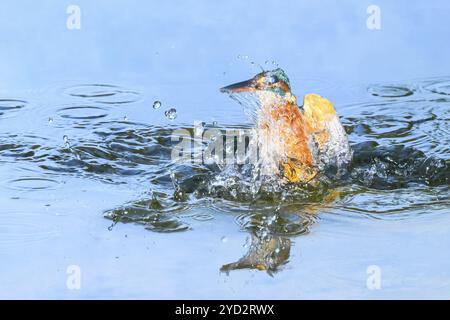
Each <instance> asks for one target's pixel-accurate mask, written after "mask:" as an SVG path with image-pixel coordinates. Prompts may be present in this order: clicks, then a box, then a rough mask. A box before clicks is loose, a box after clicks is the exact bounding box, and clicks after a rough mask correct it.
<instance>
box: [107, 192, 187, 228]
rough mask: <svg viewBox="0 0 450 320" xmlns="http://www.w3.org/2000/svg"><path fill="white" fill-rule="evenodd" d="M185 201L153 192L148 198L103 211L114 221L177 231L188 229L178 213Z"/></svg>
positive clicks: (185, 205) (182, 209)
mask: <svg viewBox="0 0 450 320" xmlns="http://www.w3.org/2000/svg"><path fill="white" fill-rule="evenodd" d="M188 208H189V206H188V205H187V204H185V203H181V202H177V201H171V200H170V199H168V196H167V195H166V194H163V193H153V194H152V195H150V196H149V198H145V199H142V200H138V201H134V202H131V203H128V204H125V205H123V206H121V207H120V208H116V209H113V210H110V211H107V212H106V213H105V217H106V218H108V219H111V220H112V221H113V222H114V223H117V222H123V223H137V224H142V225H144V226H145V228H146V229H148V230H151V231H155V232H164V233H169V232H179V231H185V230H188V229H189V225H188V224H186V223H185V222H183V220H182V217H180V213H181V212H183V211H185V210H187V209H188Z"/></svg>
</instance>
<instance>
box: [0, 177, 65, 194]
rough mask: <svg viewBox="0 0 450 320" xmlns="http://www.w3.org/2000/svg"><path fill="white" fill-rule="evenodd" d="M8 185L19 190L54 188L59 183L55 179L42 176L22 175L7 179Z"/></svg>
mask: <svg viewBox="0 0 450 320" xmlns="http://www.w3.org/2000/svg"><path fill="white" fill-rule="evenodd" d="M7 184H8V187H9V188H11V189H14V190H20V191H39V190H54V189H56V187H57V186H58V185H59V182H58V181H57V180H53V179H49V178H44V177H22V178H17V179H13V180H10V181H8V183H7Z"/></svg>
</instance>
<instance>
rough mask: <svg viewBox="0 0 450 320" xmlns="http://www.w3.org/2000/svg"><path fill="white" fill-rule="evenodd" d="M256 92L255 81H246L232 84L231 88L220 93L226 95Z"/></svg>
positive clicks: (223, 89) (228, 87) (224, 88)
mask: <svg viewBox="0 0 450 320" xmlns="http://www.w3.org/2000/svg"><path fill="white" fill-rule="evenodd" d="M254 90H255V80H254V79H249V80H246V81H242V82H238V83H234V84H231V85H229V86H226V87H223V88H221V89H220V92H225V93H237V92H249V91H254Z"/></svg>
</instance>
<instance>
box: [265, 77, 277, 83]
mask: <svg viewBox="0 0 450 320" xmlns="http://www.w3.org/2000/svg"><path fill="white" fill-rule="evenodd" d="M277 81H278V79H277V77H275V76H270V77H268V78H267V84H274V83H275V82H277Z"/></svg>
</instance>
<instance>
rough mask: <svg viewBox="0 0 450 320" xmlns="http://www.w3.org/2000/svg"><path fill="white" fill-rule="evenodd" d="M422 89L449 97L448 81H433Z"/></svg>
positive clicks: (449, 81)
mask: <svg viewBox="0 0 450 320" xmlns="http://www.w3.org/2000/svg"><path fill="white" fill-rule="evenodd" d="M424 88H425V89H426V90H428V91H430V92H433V93H437V94H440V95H444V96H450V80H442V81H435V82H433V83H431V84H428V85H426V86H425V87H424Z"/></svg>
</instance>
